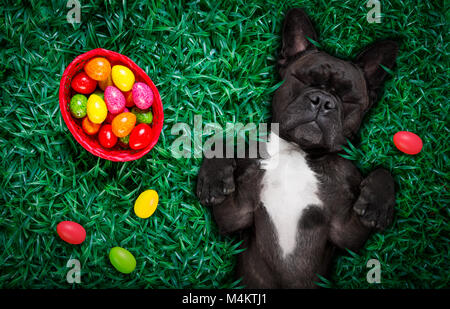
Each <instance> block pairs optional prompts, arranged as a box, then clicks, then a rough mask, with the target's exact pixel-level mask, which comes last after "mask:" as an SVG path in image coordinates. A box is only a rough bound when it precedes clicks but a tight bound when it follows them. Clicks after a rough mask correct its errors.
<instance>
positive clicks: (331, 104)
mask: <svg viewBox="0 0 450 309" xmlns="http://www.w3.org/2000/svg"><path fill="white" fill-rule="evenodd" d="M307 37H309V38H311V39H313V40H317V39H316V35H315V32H314V29H313V27H312V25H311V22H310V20H309V19H308V17H307V15H306V14H305V13H304V12H303V11H302V10H300V9H293V10H291V11H289V12H288V14H287V16H286V19H285V22H284V27H283V47H282V50H281V57H280V60H279V64H280V74H281V76H282V78H283V80H284V83H283V84H282V86H280V88H278V90H277V91H276V92H275V95H274V98H273V103H272V108H273V121H274V122H277V123H279V125H280V127H279V128H280V132H279V133H280V136H281V137H283V138H285V139H287V140H289V141H292V142H295V143H297V144H298V145H300V147H301V148H302V149H303V150H305V151H320V152H335V151H339V150H341V147H342V145H344V144H345V142H346V139H347V138H351V137H352V136H353V135H354V134H355V133H356V132H357V131H358V129H359V126H360V124H361V120H362V118H363V116H364V114H365V112H366V111H367V110H368V109H369V107H370V106H371V105H372V104H373V103H374V101H375V100H376V96H377V95H376V94H377V92H378V90H379V88H380V87H381V85H382V83H383V80H384V78H385V77H386V72H385V71H384V70H383V69H382V67H381V66H380V64H382V65H384V66H386V67H388V68H392V67H393V66H394V64H395V57H396V54H397V45H396V43H395V42H392V41H384V42H380V43H378V44H377V45H374V46H373V47H370V48H369V49H367V50H365V51H364V52H362V53H361V55H360V56H358V57H357V59H356V60H355V62H350V61H344V60H341V59H338V58H335V57H333V56H330V55H328V54H327V53H325V52H321V51H318V50H317V48H316V47H315V46H314V45H313V44H311V43H310V41H309V40H308V39H307Z"/></svg>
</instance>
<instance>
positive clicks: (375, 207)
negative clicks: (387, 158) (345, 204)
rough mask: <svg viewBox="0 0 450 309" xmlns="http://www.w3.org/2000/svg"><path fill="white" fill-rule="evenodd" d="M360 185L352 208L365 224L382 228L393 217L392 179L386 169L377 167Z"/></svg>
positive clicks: (389, 222)
mask: <svg viewBox="0 0 450 309" xmlns="http://www.w3.org/2000/svg"><path fill="white" fill-rule="evenodd" d="M360 187H361V193H360V195H359V198H358V200H357V201H356V203H355V205H354V206H353V210H354V211H355V212H356V213H357V214H358V215H359V216H360V220H361V223H362V224H364V225H365V226H367V227H369V228H373V229H376V230H379V231H381V230H384V229H385V228H386V227H388V226H389V225H390V224H391V223H392V220H393V218H394V206H395V184H394V179H393V178H392V176H391V174H390V173H389V172H388V171H387V170H385V169H382V168H379V169H376V170H375V171H373V172H372V173H370V174H369V176H367V178H365V179H364V180H363V181H362V182H361V186H360Z"/></svg>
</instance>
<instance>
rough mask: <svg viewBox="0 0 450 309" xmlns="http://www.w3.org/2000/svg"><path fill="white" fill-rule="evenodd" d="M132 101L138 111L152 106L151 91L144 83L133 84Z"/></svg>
mask: <svg viewBox="0 0 450 309" xmlns="http://www.w3.org/2000/svg"><path fill="white" fill-rule="evenodd" d="M132 92H133V101H134V104H136V106H137V107H138V108H140V109H147V108H149V107H150V106H152V104H153V91H152V89H151V88H150V87H149V86H148V85H147V84H144V83H139V82H138V83H135V84H134V85H133V90H132Z"/></svg>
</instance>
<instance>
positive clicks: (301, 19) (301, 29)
mask: <svg viewBox="0 0 450 309" xmlns="http://www.w3.org/2000/svg"><path fill="white" fill-rule="evenodd" d="M308 37H309V38H311V39H313V40H315V41H316V40H317V35H316V32H315V31H314V27H313V25H312V23H311V20H310V19H309V17H308V15H306V13H305V12H304V11H303V10H302V9H299V8H294V9H290V10H289V11H288V12H287V14H286V17H285V19H284V23H283V32H282V47H281V54H280V59H279V61H278V64H279V65H280V66H281V67H283V66H286V65H287V63H288V62H289V61H290V60H291V59H292V58H294V57H295V56H296V55H298V54H300V53H301V52H304V51H305V50H307V49H316V47H315V46H314V44H312V43H311V42H310V41H308Z"/></svg>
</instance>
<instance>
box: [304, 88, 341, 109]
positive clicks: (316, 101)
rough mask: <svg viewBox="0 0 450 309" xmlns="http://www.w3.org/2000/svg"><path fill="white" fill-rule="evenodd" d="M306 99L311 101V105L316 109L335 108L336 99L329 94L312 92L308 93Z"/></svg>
mask: <svg viewBox="0 0 450 309" xmlns="http://www.w3.org/2000/svg"><path fill="white" fill-rule="evenodd" d="M308 99H309V100H310V101H311V105H312V107H313V108H314V109H316V110H324V111H328V110H332V109H335V108H336V106H337V104H336V99H335V98H334V97H332V96H331V95H327V94H325V93H322V92H312V93H310V94H308Z"/></svg>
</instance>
